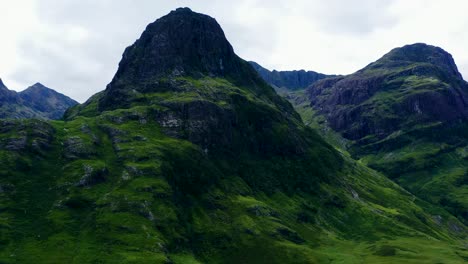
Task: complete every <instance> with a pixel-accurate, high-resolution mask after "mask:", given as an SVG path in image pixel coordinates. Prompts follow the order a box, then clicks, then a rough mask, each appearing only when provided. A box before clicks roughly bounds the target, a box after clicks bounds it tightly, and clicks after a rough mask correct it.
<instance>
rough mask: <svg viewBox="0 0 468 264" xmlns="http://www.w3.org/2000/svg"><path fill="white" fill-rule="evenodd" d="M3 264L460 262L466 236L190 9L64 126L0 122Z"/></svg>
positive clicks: (165, 24)
mask: <svg viewBox="0 0 468 264" xmlns="http://www.w3.org/2000/svg"><path fill="white" fill-rule="evenodd" d="M0 122H1V125H0V146H1V148H0V158H1V160H2V163H1V166H0V206H1V212H2V213H1V214H0V243H1V245H2V246H1V247H0V261H2V262H5V263H31V262H34V263H64V262H68V263H116V262H118V263H363V262H364V263H391V262H397V263H398V262H406V263H441V262H443V263H463V261H466V259H467V258H468V255H467V254H466V244H464V241H465V239H466V232H467V230H466V227H465V226H464V225H463V224H462V223H461V222H460V221H459V220H457V219H456V218H455V217H453V216H452V215H451V214H450V213H448V212H447V211H445V210H444V209H442V208H441V207H438V206H434V205H432V204H430V203H428V202H425V201H423V200H421V199H419V198H417V197H416V196H414V195H413V194H411V193H409V192H408V191H406V190H404V189H403V188H401V187H399V186H398V185H397V184H395V183H393V182H392V181H390V180H389V179H387V178H386V177H385V176H383V175H382V174H380V173H378V172H376V171H374V170H372V169H369V168H368V167H366V166H364V165H363V164H361V163H360V162H356V161H354V160H352V159H351V158H350V157H349V156H348V155H347V154H345V153H343V152H340V151H338V150H337V149H335V148H334V147H332V146H331V145H330V144H328V143H326V142H325V141H324V140H323V139H322V138H321V137H320V136H319V135H318V134H317V133H316V132H315V131H314V130H313V129H311V128H310V127H308V126H306V125H305V124H304V123H303V122H302V120H301V117H300V116H299V115H298V114H297V113H296V112H295V110H294V109H293V107H292V105H291V104H290V103H289V102H288V101H286V100H285V99H283V98H281V97H280V96H278V95H277V94H276V92H275V91H274V89H273V88H272V87H271V86H269V85H268V84H267V83H265V82H264V81H263V80H262V79H261V78H260V76H259V75H258V74H257V73H256V72H255V70H254V69H253V68H252V67H251V65H250V64H249V63H248V62H246V61H244V60H242V59H241V58H239V57H238V56H237V55H236V54H235V53H234V52H233V49H232V47H231V45H230V44H229V42H228V41H227V40H226V38H225V36H224V33H223V31H222V29H221V27H220V26H219V25H218V23H217V22H216V20H214V19H213V18H211V17H208V16H206V15H202V14H198V13H195V12H192V11H191V10H190V9H188V8H181V9H177V10H175V11H172V12H171V13H170V14H168V15H167V16H164V17H162V18H160V19H158V20H157V21H156V22H154V23H152V24H150V25H148V27H147V28H146V30H145V31H144V32H143V34H142V35H141V37H140V38H139V39H138V40H137V41H136V42H135V43H134V44H133V45H131V46H130V47H128V48H127V49H126V50H125V52H124V54H123V57H122V61H121V62H120V64H119V69H118V71H117V73H116V75H115V77H114V78H113V80H112V81H111V83H110V84H109V85H108V86H107V88H106V89H105V90H104V91H103V92H101V93H98V94H96V95H94V96H93V97H91V98H90V99H89V100H88V101H87V102H86V103H84V104H82V105H77V106H75V107H73V108H71V109H69V110H68V111H67V112H66V114H65V119H64V120H63V121H49V122H45V121H38V120H17V121H10V120H8V121H6V120H5V121H0Z"/></svg>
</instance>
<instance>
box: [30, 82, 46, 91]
mask: <svg viewBox="0 0 468 264" xmlns="http://www.w3.org/2000/svg"><path fill="white" fill-rule="evenodd" d="M30 88H36V89H48V90H51V89H50V88H48V87H47V86H45V85H43V84H42V83H40V82H37V83H35V84H33V85H32V86H30Z"/></svg>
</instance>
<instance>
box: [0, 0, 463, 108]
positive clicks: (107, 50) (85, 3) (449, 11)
mask: <svg viewBox="0 0 468 264" xmlns="http://www.w3.org/2000/svg"><path fill="white" fill-rule="evenodd" d="M180 6H189V7H190V8H192V9H193V10H194V11H197V12H201V13H206V14H208V15H211V16H213V17H215V18H216V19H217V21H218V22H219V23H220V24H221V26H222V27H223V29H224V31H225V33H226V36H227V37H228V39H229V41H230V42H231V44H232V45H233V47H234V49H235V51H236V53H238V54H239V55H240V56H241V57H243V58H244V59H248V60H255V61H257V62H258V63H260V64H262V65H264V66H266V67H267V68H270V69H273V68H276V69H301V68H302V69H309V70H315V71H319V72H325V73H340V74H347V73H352V72H354V71H356V70H358V69H360V68H362V67H364V66H366V65H367V64H368V63H370V62H372V61H375V60H376V59H378V58H379V57H381V56H382V55H383V54H385V53H386V52H388V51H389V50H391V49H392V48H394V47H397V46H403V45H405V44H409V43H414V42H426V43H429V44H433V45H437V46H440V47H442V48H444V49H446V50H447V51H449V52H451V53H452V55H453V56H454V58H455V60H456V62H457V63H458V64H459V68H460V70H461V71H462V73H463V74H464V76H468V50H467V49H466V47H467V46H468V31H466V28H468V16H466V15H465V10H467V4H466V3H465V1H462V0H460V1H457V0H446V1H438V0H412V1H405V0H382V1H374V0H356V1H345V0H327V1H320V0H291V1H280V0H270V1H266V0H239V1H236V2H232V1H204V0H190V1H189V0H175V1H162V0H157V1H155V0H140V1H132V0H120V1H111V0H81V1H77V0H18V1H5V2H0V9H1V10H5V11H4V12H3V14H2V16H1V17H0V32H2V34H3V36H2V41H1V42H0V77H2V78H3V79H4V80H5V82H6V84H7V85H8V86H9V87H11V88H14V89H17V90H20V89H24V88H25V87H27V86H29V85H31V84H32V83H35V82H41V83H43V84H44V85H47V86H49V87H51V88H54V89H56V90H58V91H60V92H63V93H65V94H67V95H69V96H71V97H72V98H75V99H77V100H79V101H81V102H83V101H85V100H86V99H87V98H89V97H90V96H91V95H92V94H94V93H96V92H98V91H101V90H103V89H105V86H106V85H107V83H109V82H110V81H111V79H112V77H113V75H114V73H115V72H116V70H117V66H118V62H119V61H120V59H121V55H122V53H123V50H124V49H125V47H127V46H129V45H131V44H132V43H133V42H134V41H135V40H136V39H137V38H138V37H139V36H140V34H141V32H142V31H143V30H144V29H145V27H146V25H147V24H149V23H151V22H153V21H154V20H155V19H157V18H159V17H161V16H163V15H165V14H167V13H168V12H169V11H170V10H173V9H175V8H177V7H180Z"/></svg>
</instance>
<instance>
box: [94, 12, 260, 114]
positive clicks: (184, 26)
mask: <svg viewBox="0 0 468 264" xmlns="http://www.w3.org/2000/svg"><path fill="white" fill-rule="evenodd" d="M177 76H190V77H193V78H200V77H203V76H208V77H222V78H227V79H230V80H232V81H235V82H237V83H239V84H246V85H253V86H258V85H263V81H262V80H261V79H260V78H259V76H258V75H257V74H256V73H255V71H254V69H252V67H250V66H249V65H248V63H247V62H245V61H244V60H242V59H240V58H239V57H238V56H237V55H236V54H235V53H234V50H233V48H232V46H231V44H229V42H228V41H227V39H226V37H225V35H224V32H223V30H222V29H221V27H220V26H219V24H218V23H217V22H216V20H215V19H214V18H211V17H209V16H207V15H203V14H199V13H195V12H193V11H191V10H190V9H189V8H178V9H177V10H175V11H172V12H171V13H170V14H168V15H166V16H164V17H162V18H160V19H158V20H156V21H155V22H154V23H151V24H149V25H148V26H147V28H146V30H145V31H144V32H143V34H142V35H141V37H140V39H138V40H137V41H136V42H135V43H134V44H133V45H132V46H130V47H128V48H127V49H126V50H125V52H124V54H123V57H122V61H121V62H120V64H119V69H118V71H117V73H116V75H115V77H114V79H113V80H112V82H111V83H110V84H109V85H108V87H107V89H106V92H105V93H106V95H105V96H104V97H103V98H102V100H101V103H100V108H101V109H110V108H112V107H113V106H115V105H116V104H118V105H119V106H122V105H123V104H125V102H126V101H127V99H128V96H129V93H130V92H132V91H137V92H151V91H153V92H155V91H161V89H162V88H161V87H158V86H160V84H159V82H158V80H159V79H161V78H168V77H169V78H170V77H177Z"/></svg>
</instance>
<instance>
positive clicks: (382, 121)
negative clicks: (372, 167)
mask: <svg viewBox="0 0 468 264" xmlns="http://www.w3.org/2000/svg"><path fill="white" fill-rule="evenodd" d="M308 96H309V99H310V101H311V104H312V106H313V107H314V108H315V109H316V110H318V111H319V113H321V114H323V115H325V116H326V118H327V120H328V123H329V125H330V126H331V127H332V128H333V129H334V130H336V131H338V132H341V133H342V134H343V136H344V137H346V138H348V139H352V140H360V139H362V138H364V137H367V136H373V137H375V138H374V139H382V138H384V137H386V136H388V135H390V134H391V133H393V132H395V131H397V130H399V129H401V128H403V127H404V128H411V127H412V126H413V125H416V124H419V125H420V124H424V123H431V122H453V121H455V120H459V119H466V118H468V84H467V83H466V82H465V81H463V79H462V78H461V74H460V73H459V72H458V70H457V67H456V65H455V63H454V60H453V59H452V56H451V55H450V54H449V53H447V52H445V51H443V50H442V49H441V48H438V47H434V46H429V45H426V44H414V45H408V46H404V47H402V48H397V49H394V50H392V51H391V52H389V53H388V54H386V55H385V56H383V57H382V58H381V59H379V60H378V61H376V62H374V63H371V64H370V65H369V66H367V67H365V68H364V69H362V70H360V71H358V72H356V73H354V74H351V75H348V76H343V77H336V78H332V79H326V80H322V81H319V82H317V83H315V84H313V85H312V86H311V87H309V88H308Z"/></svg>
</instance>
